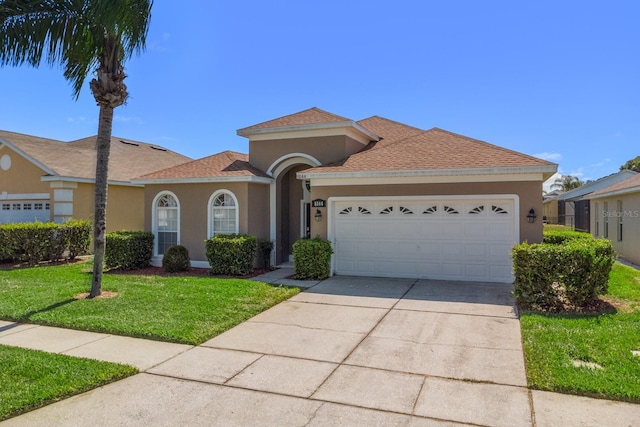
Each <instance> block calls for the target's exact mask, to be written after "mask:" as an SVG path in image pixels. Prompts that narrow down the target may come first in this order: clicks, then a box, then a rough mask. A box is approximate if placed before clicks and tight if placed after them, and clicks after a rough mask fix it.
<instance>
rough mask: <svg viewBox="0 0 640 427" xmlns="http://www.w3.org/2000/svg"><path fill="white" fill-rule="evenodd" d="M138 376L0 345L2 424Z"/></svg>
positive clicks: (124, 370)
mask: <svg viewBox="0 0 640 427" xmlns="http://www.w3.org/2000/svg"><path fill="white" fill-rule="evenodd" d="M137 372H138V370H137V369H136V368H134V367H133V366H127V365H119V364H116V363H109V362H100V361H97V360H91V359H81V358H77V357H71V356H65V355H60V354H52V353H46V352H43V351H38V350H27V349H24V348H18V347H8V346H4V345H0V420H4V419H7V418H11V417H14V416H16V415H19V414H22V413H24V412H27V411H30V410H33V409H35V408H39V407H41V406H44V405H47V404H50V403H53V402H55V401H58V400H61V399H63V398H66V397H69V396H73V395H76V394H79V393H83V392H85V391H88V390H91V389H93V388H96V387H99V386H102V385H105V384H108V383H111V382H113V381H116V380H119V379H122V378H125V377H128V376H130V375H133V374H135V373H137Z"/></svg>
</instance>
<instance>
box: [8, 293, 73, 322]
mask: <svg viewBox="0 0 640 427" xmlns="http://www.w3.org/2000/svg"><path fill="white" fill-rule="evenodd" d="M74 301H77V299H75V298H70V299H67V300H64V301H60V302H57V303H55V304H51V305H50V306H48V307H45V308H42V309H40V310H33V311H30V312H28V313H25V314H24V315H22V316H20V317H19V318H18V319H17V320H16V321H17V322H24V323H27V322H29V321H31V316H34V315H36V314H38V313H46V312H47V311H52V310H55V309H56V308H58V307H63V306H65V305H67V304H70V303H72V302H74Z"/></svg>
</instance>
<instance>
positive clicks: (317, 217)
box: [313, 209, 322, 222]
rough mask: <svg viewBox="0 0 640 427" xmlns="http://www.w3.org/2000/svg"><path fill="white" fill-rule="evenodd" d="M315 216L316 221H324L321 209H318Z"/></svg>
mask: <svg viewBox="0 0 640 427" xmlns="http://www.w3.org/2000/svg"><path fill="white" fill-rule="evenodd" d="M313 217H314V218H315V219H316V222H320V221H322V212H320V209H316V214H315V215H314V216H313Z"/></svg>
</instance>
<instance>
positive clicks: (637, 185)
mask: <svg viewBox="0 0 640 427" xmlns="http://www.w3.org/2000/svg"><path fill="white" fill-rule="evenodd" d="M631 189H635V190H637V191H640V173H639V174H637V175H633V176H632V177H629V178H627V179H624V180H622V181H619V182H616V183H615V184H613V185H610V186H608V187H606V188H603V189H602V190H598V191H594V192H593V193H591V197H593V196H600V195H603V194H607V193H614V192H617V191H623V190H631Z"/></svg>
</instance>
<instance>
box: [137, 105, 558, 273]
mask: <svg viewBox="0 0 640 427" xmlns="http://www.w3.org/2000/svg"><path fill="white" fill-rule="evenodd" d="M237 133H238V134H239V135H241V136H243V137H246V138H248V140H249V153H248V154H242V153H237V152H232V151H225V152H222V153H218V154H215V155H212V156H209V157H205V158H203V159H199V160H194V161H191V162H187V163H184V164H181V165H178V166H175V167H172V168H168V169H165V170H161V171H156V172H153V173H149V174H146V175H144V176H141V177H140V178H138V179H135V180H133V183H134V184H139V185H144V198H145V214H144V215H145V221H144V222H145V224H146V225H145V227H146V230H148V231H151V232H152V233H153V234H154V235H155V236H156V239H155V248H154V259H153V262H154V263H156V264H159V263H160V262H161V259H162V254H163V253H164V251H165V250H166V249H167V248H168V247H169V246H171V245H173V244H176V243H180V244H182V245H184V246H186V247H187V249H188V250H189V252H190V254H191V258H192V260H193V265H195V266H203V267H206V266H207V265H208V264H207V262H206V256H205V252H204V249H205V248H204V240H205V239H207V238H209V237H211V236H212V235H215V234H217V233H230V232H240V233H248V234H251V235H255V236H257V237H258V238H261V239H270V240H272V241H273V242H274V244H275V246H274V253H273V256H274V262H276V263H282V262H286V261H289V260H290V259H291V257H292V245H293V243H294V242H295V241H296V240H297V239H300V238H301V237H309V236H316V235H318V236H321V237H323V238H327V239H329V240H330V241H331V242H332V245H333V248H334V254H333V259H332V266H331V271H332V273H333V274H343V275H360V276H382V277H412V278H432V279H447V280H472V281H476V280H478V281H493V282H510V281H512V280H513V276H512V271H511V270H512V264H511V258H510V250H511V247H512V246H513V245H514V244H515V243H518V242H523V241H529V242H532V243H533V242H540V241H541V240H542V217H541V214H542V198H541V197H540V193H541V190H542V183H543V181H544V180H546V179H548V178H549V177H550V176H551V175H553V174H554V173H555V172H556V170H557V165H556V164H553V163H550V162H547V161H544V160H541V159H538V158H535V157H532V156H528V155H525V154H522V153H518V152H515V151H511V150H508V149H505V148H502V147H498V146H495V145H491V144H489V143H486V142H483V141H479V140H476V139H473V138H469V137H466V136H462V135H458V134H455V133H452V132H449V131H446V130H442V129H438V128H433V129H430V130H423V129H418V128H415V127H412V126H408V125H405V124H402V123H398V122H395V121H392V120H389V119H385V118H382V117H378V116H373V117H369V118H367V119H364V120H360V121H354V120H352V119H349V118H345V117H341V116H338V115H335V114H332V113H329V112H326V111H323V110H320V109H318V108H311V109H308V110H305V111H302V112H299V113H296V114H292V115H288V116H285V117H280V118H277V119H274V120H270V121H267V122H263V123H259V124H256V125H253V126H249V127H245V128H243V129H240V130H238V131H237ZM536 217H539V218H538V219H537V220H536Z"/></svg>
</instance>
